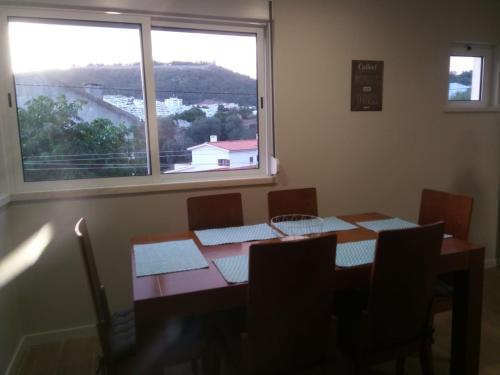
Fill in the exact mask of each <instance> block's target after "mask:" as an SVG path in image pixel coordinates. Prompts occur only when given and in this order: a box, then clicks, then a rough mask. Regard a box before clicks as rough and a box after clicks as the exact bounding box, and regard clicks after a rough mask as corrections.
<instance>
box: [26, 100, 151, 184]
mask: <svg viewBox="0 0 500 375" xmlns="http://www.w3.org/2000/svg"><path fill="white" fill-rule="evenodd" d="M85 104H86V103H85V102H84V101H81V100H76V101H73V102H70V101H68V100H67V99H66V97H65V96H64V95H62V96H60V97H58V98H57V99H56V100H53V99H51V98H49V97H46V96H38V97H36V98H34V99H33V100H31V101H29V102H28V103H27V107H26V108H20V109H19V123H20V138H21V146H22V153H23V163H24V164H25V179H26V180H28V181H41V180H49V179H55V180H58V179H74V178H91V177H105V176H129V175H135V174H146V173H147V165H146V162H145V153H144V156H143V157H142V159H141V160H137V159H133V158H131V156H130V155H132V154H134V153H135V152H138V151H144V150H145V148H144V147H143V145H144V138H142V139H141V138H137V139H136V138H135V137H134V134H133V132H132V131H135V132H137V133H138V130H137V127H135V128H132V129H129V128H127V127H126V126H125V124H124V123H118V124H114V123H113V122H112V121H111V120H109V119H105V118H96V119H94V120H93V121H91V122H90V123H89V122H85V121H83V120H82V119H81V118H80V117H79V116H78V112H79V111H80V110H81V109H82V108H83V106H84V105H85ZM27 165H29V166H30V168H26V166H27ZM129 165H130V167H128V166H129Z"/></svg>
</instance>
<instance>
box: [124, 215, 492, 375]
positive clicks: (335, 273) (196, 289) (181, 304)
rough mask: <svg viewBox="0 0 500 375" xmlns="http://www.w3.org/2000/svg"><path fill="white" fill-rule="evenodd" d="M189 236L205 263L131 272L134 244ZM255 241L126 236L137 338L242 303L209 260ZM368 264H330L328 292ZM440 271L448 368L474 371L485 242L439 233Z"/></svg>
mask: <svg viewBox="0 0 500 375" xmlns="http://www.w3.org/2000/svg"><path fill="white" fill-rule="evenodd" d="M338 218H339V219H341V220H343V221H346V222H348V223H352V224H356V223H358V222H363V221H372V220H382V219H387V218H389V216H387V215H384V214H381V213H362V214H353V215H342V216H338ZM334 233H336V234H337V243H338V244H342V243H347V242H356V241H364V240H376V239H377V236H378V233H377V232H375V231H372V230H368V229H366V228H363V227H356V228H355V229H352V230H345V231H338V232H334ZM187 239H192V240H193V241H194V242H195V244H196V245H197V247H198V248H199V250H200V251H201V254H202V255H203V257H204V258H205V259H206V261H207V263H208V267H206V268H200V269H194V270H189V271H183V272H173V273H165V274H156V275H151V276H141V277H137V276H136V264H135V258H134V246H136V245H140V244H152V243H157V242H163V241H176V240H187ZM252 243H254V242H237V243H230V244H223V245H214V246H204V245H202V244H201V242H200V241H199V239H198V237H197V236H196V234H195V233H194V232H192V231H186V232H181V233H173V234H172V233H171V234H164V235H163V234H162V235H148V236H137V237H134V238H132V239H131V244H132V250H131V264H132V287H133V301H134V309H135V319H136V335H137V340H139V341H140V340H147V337H148V333H150V332H151V330H152V329H154V326H155V322H156V321H158V320H159V319H164V318H165V317H183V316H194V315H200V314H205V313H212V312H217V311H222V310H226V309H231V308H236V307H245V305H246V302H247V286H248V283H246V282H241V283H228V282H227V281H226V280H225V278H224V277H223V275H222V274H221V273H220V272H219V269H218V268H217V266H216V265H215V264H214V262H213V260H214V259H218V258H223V257H229V256H237V255H248V253H249V248H250V245H251V244H252ZM371 269H372V265H371V264H364V265H359V266H354V267H338V266H332V272H331V279H330V282H331V287H332V292H334V291H337V290H347V289H352V288H366V287H368V286H369V283H370V275H371ZM439 273H440V274H446V273H453V275H454V294H453V307H452V334H451V353H450V374H452V375H462V374H464V375H465V374H467V375H477V374H478V371H479V351H480V339H481V337H480V336H481V310H482V295H483V276H484V247H483V246H478V245H475V244H472V243H470V242H467V241H463V240H460V239H457V238H453V237H447V238H445V239H443V242H442V248H441V256H440V259H439Z"/></svg>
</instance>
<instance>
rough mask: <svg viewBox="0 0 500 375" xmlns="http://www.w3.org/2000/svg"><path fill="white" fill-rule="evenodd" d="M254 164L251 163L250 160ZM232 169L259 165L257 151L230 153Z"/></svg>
mask: <svg viewBox="0 0 500 375" xmlns="http://www.w3.org/2000/svg"><path fill="white" fill-rule="evenodd" d="M251 157H252V158H253V162H252V163H250V158H251ZM229 160H230V165H231V168H240V167H246V166H249V165H257V150H245V151H231V152H230V153H229Z"/></svg>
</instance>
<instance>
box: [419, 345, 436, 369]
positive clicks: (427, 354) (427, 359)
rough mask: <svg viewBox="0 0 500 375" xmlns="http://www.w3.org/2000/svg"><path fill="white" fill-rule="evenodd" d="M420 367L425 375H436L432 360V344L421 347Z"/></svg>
mask: <svg viewBox="0 0 500 375" xmlns="http://www.w3.org/2000/svg"><path fill="white" fill-rule="evenodd" d="M420 366H421V367H422V374H423V375H434V364H433V360H432V348H431V344H430V342H426V343H424V344H422V346H421V347H420Z"/></svg>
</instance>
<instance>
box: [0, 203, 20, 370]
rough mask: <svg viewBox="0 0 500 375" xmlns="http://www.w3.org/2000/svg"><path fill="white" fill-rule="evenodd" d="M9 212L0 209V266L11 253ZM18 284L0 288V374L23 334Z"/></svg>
mask: <svg viewBox="0 0 500 375" xmlns="http://www.w3.org/2000/svg"><path fill="white" fill-rule="evenodd" d="M7 216H8V213H7V210H6V209H5V208H0V264H1V263H2V262H3V261H4V260H5V257H6V256H7V255H8V254H9V253H10V251H9V249H10V246H9V244H8V241H7V234H8V229H7V220H8V219H7ZM17 292H18V285H17V283H16V282H12V283H9V284H7V285H4V286H3V287H2V286H0V332H1V334H0V373H1V374H3V373H4V372H5V370H6V369H7V366H8V365H9V362H10V360H11V358H12V355H13V353H14V351H15V349H16V347H17V345H18V343H19V340H20V338H21V335H22V334H23V328H22V326H21V324H22V320H23V318H22V316H21V310H20V306H19V298H18V294H17Z"/></svg>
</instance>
